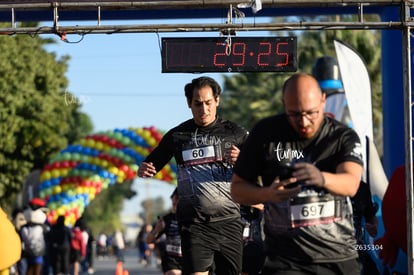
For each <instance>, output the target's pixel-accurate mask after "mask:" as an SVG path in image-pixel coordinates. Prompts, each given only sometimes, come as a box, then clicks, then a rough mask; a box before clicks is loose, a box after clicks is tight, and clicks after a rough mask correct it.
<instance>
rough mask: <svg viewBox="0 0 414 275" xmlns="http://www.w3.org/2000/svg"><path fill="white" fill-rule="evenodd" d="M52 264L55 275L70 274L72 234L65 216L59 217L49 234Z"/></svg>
mask: <svg viewBox="0 0 414 275" xmlns="http://www.w3.org/2000/svg"><path fill="white" fill-rule="evenodd" d="M48 235H49V246H50V247H49V251H50V262H51V265H52V270H53V275H58V274H65V275H66V274H69V271H70V244H71V241H72V232H71V230H70V228H69V227H67V226H66V225H65V216H62V215H61V216H59V217H58V219H57V221H56V224H55V225H53V226H52V228H51V230H50V232H49V234H48Z"/></svg>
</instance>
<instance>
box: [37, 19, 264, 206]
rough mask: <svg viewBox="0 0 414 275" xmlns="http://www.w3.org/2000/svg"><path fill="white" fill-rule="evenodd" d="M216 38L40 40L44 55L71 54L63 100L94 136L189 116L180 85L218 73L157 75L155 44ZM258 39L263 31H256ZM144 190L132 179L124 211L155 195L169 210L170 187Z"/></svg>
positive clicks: (73, 37) (100, 36)
mask: <svg viewBox="0 0 414 275" xmlns="http://www.w3.org/2000/svg"><path fill="white" fill-rule="evenodd" d="M104 23H106V22H103V23H102V24H104ZM116 23H118V24H125V25H129V24H131V23H132V24H133V23H134V22H127V21H122V22H108V24H111V25H114V24H116ZM141 23H142V22H141ZM156 23H159V22H156ZM162 23H163V24H165V23H166V22H162ZM180 23H183V22H180ZM185 23H188V22H185ZM216 23H217V22H216ZM49 24H50V23H44V24H41V25H42V26H47V25H49ZM93 24H96V22H62V23H60V26H64V25H72V26H73V25H89V26H90V25H93ZM135 24H137V22H135ZM218 35H219V33H212V32H204V33H161V34H158V35H157V34H156V33H135V34H125V33H124V34H111V35H106V34H90V35H86V36H83V37H82V36H80V35H68V36H67V40H68V41H69V43H65V42H63V41H60V40H59V37H57V36H55V35H44V37H45V38H46V37H53V38H54V39H55V40H56V41H57V43H55V44H53V45H49V46H47V47H46V49H47V50H48V51H50V52H54V53H56V55H57V57H58V58H59V57H61V56H63V55H69V56H70V60H69V62H68V64H69V68H68V71H67V73H66V77H67V78H68V80H69V86H68V92H70V93H71V94H73V95H74V96H73V97H71V96H68V95H65V98H64V99H63V100H62V102H64V104H73V103H74V102H75V101H76V102H79V103H80V104H81V105H82V108H81V110H82V111H83V112H85V113H86V114H88V115H89V117H90V119H91V120H92V123H93V125H94V132H95V133H96V132H100V131H107V130H115V129H125V128H130V127H133V128H141V127H147V126H154V127H156V128H157V129H160V130H163V131H166V130H169V129H170V128H172V127H174V126H176V125H177V124H179V123H181V122H182V121H184V120H187V119H189V118H191V110H190V109H189V108H188V106H187V104H186V100H185V96H184V86H185V84H187V83H188V82H191V80H192V79H193V78H196V77H199V76H201V75H205V76H211V77H213V78H215V79H216V80H217V81H218V82H219V83H220V84H222V73H206V74H191V73H161V49H160V40H161V38H162V37H217V36H218ZM250 35H256V36H257V35H258V34H257V33H253V32H251V33H249V34H245V33H243V35H241V36H250ZM259 35H266V33H264V32H260V33H259ZM143 186H146V184H145V183H143V182H142V179H138V180H136V182H135V183H134V188H137V189H136V190H137V191H138V195H137V196H135V197H134V198H133V199H131V200H130V201H126V202H125V204H124V213H126V212H128V213H129V214H131V213H134V212H135V213H137V212H139V211H141V208H140V204H141V201H142V199H145V198H148V197H153V198H155V197H157V196H160V195H161V196H162V197H163V198H164V201H165V202H166V205H167V206H168V207H170V205H171V203H170V199H169V196H170V194H171V192H172V186H168V184H164V183H163V182H161V183H160V182H156V181H155V183H154V184H153V185H152V186H151V187H150V188H149V187H148V186H147V187H145V188H144V187H143ZM137 205H138V208H137Z"/></svg>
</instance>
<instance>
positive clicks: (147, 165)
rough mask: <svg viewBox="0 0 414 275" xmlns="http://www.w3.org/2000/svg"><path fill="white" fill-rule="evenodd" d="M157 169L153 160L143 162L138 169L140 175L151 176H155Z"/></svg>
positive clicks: (142, 176)
mask: <svg viewBox="0 0 414 275" xmlns="http://www.w3.org/2000/svg"><path fill="white" fill-rule="evenodd" d="M156 173H157V170H156V169H155V167H154V165H153V164H152V162H142V163H141V165H140V166H139V169H138V177H141V178H149V177H153V176H155V174H156Z"/></svg>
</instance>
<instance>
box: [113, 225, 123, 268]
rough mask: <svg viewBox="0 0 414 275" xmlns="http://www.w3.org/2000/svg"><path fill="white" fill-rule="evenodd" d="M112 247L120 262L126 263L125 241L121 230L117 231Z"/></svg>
mask: <svg viewBox="0 0 414 275" xmlns="http://www.w3.org/2000/svg"><path fill="white" fill-rule="evenodd" d="M112 247H113V249H114V254H115V257H116V260H117V261H118V262H124V249H125V241H124V235H123V234H122V231H121V230H119V229H118V230H116V231H115V233H114V236H113V238H112Z"/></svg>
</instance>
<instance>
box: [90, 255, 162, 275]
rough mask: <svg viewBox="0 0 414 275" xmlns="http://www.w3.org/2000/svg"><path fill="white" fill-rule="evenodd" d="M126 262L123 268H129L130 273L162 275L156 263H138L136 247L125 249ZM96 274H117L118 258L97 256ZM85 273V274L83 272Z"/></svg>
mask: <svg viewBox="0 0 414 275" xmlns="http://www.w3.org/2000/svg"><path fill="white" fill-rule="evenodd" d="M124 256H125V262H124V264H123V268H124V269H126V270H128V273H129V275H162V274H163V273H162V271H161V270H160V269H159V267H156V266H155V265H151V266H144V265H143V264H141V263H138V255H137V250H136V249H128V250H125V253H124ZM94 269H95V273H94V275H115V269H116V260H115V258H114V257H105V258H96V260H95V264H94ZM82 275H83V274H82Z"/></svg>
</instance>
